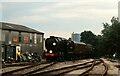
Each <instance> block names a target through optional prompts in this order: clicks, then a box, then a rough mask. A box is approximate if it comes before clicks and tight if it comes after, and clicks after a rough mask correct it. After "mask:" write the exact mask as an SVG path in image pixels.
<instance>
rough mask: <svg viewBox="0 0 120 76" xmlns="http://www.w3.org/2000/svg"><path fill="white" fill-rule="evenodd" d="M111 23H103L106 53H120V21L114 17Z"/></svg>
mask: <svg viewBox="0 0 120 76" xmlns="http://www.w3.org/2000/svg"><path fill="white" fill-rule="evenodd" d="M111 23H112V24H111V25H110V24H108V23H103V26H104V29H103V30H102V31H101V32H102V34H103V48H104V50H105V51H106V54H110V55H113V54H114V53H115V52H117V53H118V54H119V55H120V22H118V20H117V18H115V17H113V18H112V19H111Z"/></svg>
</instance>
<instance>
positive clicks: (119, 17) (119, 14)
mask: <svg viewBox="0 0 120 76" xmlns="http://www.w3.org/2000/svg"><path fill="white" fill-rule="evenodd" d="M118 19H119V22H120V1H119V2H118Z"/></svg>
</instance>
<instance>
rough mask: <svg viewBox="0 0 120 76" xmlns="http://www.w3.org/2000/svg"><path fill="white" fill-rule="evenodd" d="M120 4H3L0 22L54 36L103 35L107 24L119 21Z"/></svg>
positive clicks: (99, 0) (108, 0)
mask: <svg viewBox="0 0 120 76" xmlns="http://www.w3.org/2000/svg"><path fill="white" fill-rule="evenodd" d="M119 1H120V0H2V2H1V3H0V11H2V12H0V20H1V21H2V22H9V23H15V24H21V25H24V26H28V27H30V28H33V29H36V30H38V31H40V32H43V33H45V35H44V37H45V38H47V37H49V36H51V35H54V36H59V37H64V38H69V37H71V34H72V33H73V32H74V33H81V32H83V31H85V30H86V31H89V30H90V31H92V32H93V33H94V34H96V35H98V34H101V30H102V29H103V24H102V23H104V22H107V23H110V20H111V18H112V17H113V16H115V17H118V2H119Z"/></svg>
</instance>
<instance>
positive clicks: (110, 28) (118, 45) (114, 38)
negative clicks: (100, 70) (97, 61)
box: [81, 17, 120, 57]
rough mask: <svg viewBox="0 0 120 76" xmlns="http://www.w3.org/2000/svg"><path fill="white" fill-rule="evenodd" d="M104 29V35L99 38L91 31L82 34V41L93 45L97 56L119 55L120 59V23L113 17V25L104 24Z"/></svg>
mask: <svg viewBox="0 0 120 76" xmlns="http://www.w3.org/2000/svg"><path fill="white" fill-rule="evenodd" d="M103 27H104V29H103V30H102V31H101V33H102V35H98V36H96V35H94V34H93V33H92V32H91V31H84V32H82V33H81V41H82V42H85V43H88V44H92V45H93V47H94V49H95V50H94V53H95V54H94V55H96V56H105V55H109V56H112V55H113V54H114V53H117V55H118V57H120V22H118V20H117V18H115V17H113V18H112V19H111V24H108V23H103Z"/></svg>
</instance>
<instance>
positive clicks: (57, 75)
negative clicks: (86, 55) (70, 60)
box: [30, 59, 108, 76]
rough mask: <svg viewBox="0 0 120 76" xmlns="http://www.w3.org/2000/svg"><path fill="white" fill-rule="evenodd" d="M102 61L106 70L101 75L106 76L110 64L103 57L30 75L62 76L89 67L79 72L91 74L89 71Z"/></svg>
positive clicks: (79, 75)
mask: <svg viewBox="0 0 120 76" xmlns="http://www.w3.org/2000/svg"><path fill="white" fill-rule="evenodd" d="M101 63H103V65H104V67H105V70H103V73H101V74H100V75H101V76H105V75H106V73H107V70H108V65H107V64H106V63H104V61H103V60H101V59H100V60H94V61H90V62H85V63H82V64H77V65H72V66H68V67H63V68H58V69H53V70H48V71H43V72H40V73H33V74H30V76H47V75H49V76H61V75H62V76H65V75H66V74H67V73H69V72H72V71H76V70H80V69H85V68H87V70H85V71H84V72H82V73H80V74H78V76H86V75H90V74H88V72H89V71H91V70H92V69H93V68H94V66H96V65H99V64H101Z"/></svg>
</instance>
